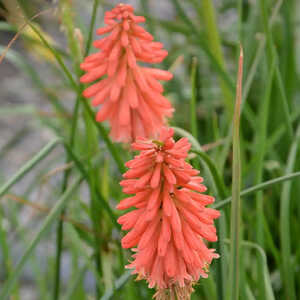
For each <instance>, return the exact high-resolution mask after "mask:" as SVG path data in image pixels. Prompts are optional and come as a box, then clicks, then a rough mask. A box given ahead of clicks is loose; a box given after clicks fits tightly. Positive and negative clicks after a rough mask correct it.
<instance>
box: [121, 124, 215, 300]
mask: <svg viewBox="0 0 300 300" xmlns="http://www.w3.org/2000/svg"><path fill="white" fill-rule="evenodd" d="M173 134H174V131H173V129H170V128H166V127H163V128H162V129H161V132H160V136H159V138H158V140H152V141H151V140H147V139H144V138H141V139H138V140H137V141H136V142H135V143H133V144H132V148H133V149H134V150H139V151H141V152H140V154H139V155H137V156H135V158H134V159H133V160H130V161H129V162H127V163H126V166H127V167H128V168H129V170H128V171H127V172H126V173H125V174H124V175H123V177H124V178H125V179H124V180H122V181H121V183H120V184H121V186H122V187H123V192H124V193H126V194H135V195H134V196H132V197H129V198H126V199H124V200H122V201H121V202H120V203H119V204H118V206H117V208H118V209H121V210H123V209H128V208H134V207H135V208H136V209H134V210H131V211H130V212H128V213H126V214H125V215H123V216H121V217H120V218H119V219H118V222H119V223H120V224H121V225H122V229H123V230H130V231H129V232H128V233H127V234H126V235H125V236H124V238H123V239H122V246H123V248H133V247H135V248H134V249H133V251H134V252H135V253H134V255H133V256H132V257H133V261H132V262H131V263H130V264H129V265H128V266H127V268H129V269H133V273H134V274H138V277H137V279H146V280H147V281H148V283H149V287H150V288H152V287H155V288H156V289H157V292H156V294H155V297H156V299H159V300H162V299H179V300H185V299H190V295H191V292H192V291H193V289H192V285H193V284H194V283H195V282H196V281H198V279H199V278H200V277H207V273H206V272H207V271H208V266H209V264H210V263H211V261H212V259H213V258H217V257H218V254H216V253H214V249H208V247H207V245H206V243H205V240H207V241H210V242H215V241H216V240H217V235H216V229H215V227H214V224H213V223H214V219H216V218H218V217H219V215H220V213H219V212H218V211H217V210H214V209H212V208H207V207H206V205H208V204H211V203H213V202H214V198H213V197H211V196H208V195H205V194H203V192H205V191H206V188H205V186H204V185H202V181H203V179H202V177H200V176H198V173H199V171H197V170H195V169H193V167H192V166H191V165H190V164H188V163H187V162H186V161H185V159H186V157H187V155H188V151H189V149H190V146H191V145H190V143H189V142H188V140H187V138H181V139H180V140H178V141H177V142H175V141H174V139H173Z"/></svg>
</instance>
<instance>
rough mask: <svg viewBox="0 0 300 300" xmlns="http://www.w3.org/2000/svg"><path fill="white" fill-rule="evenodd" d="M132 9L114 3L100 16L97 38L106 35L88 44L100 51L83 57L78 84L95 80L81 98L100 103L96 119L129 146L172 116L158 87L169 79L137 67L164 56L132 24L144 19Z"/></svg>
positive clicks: (160, 47)
mask: <svg viewBox="0 0 300 300" xmlns="http://www.w3.org/2000/svg"><path fill="white" fill-rule="evenodd" d="M133 10H134V9H133V7H132V6H130V5H125V4H119V5H117V6H116V7H115V8H114V9H112V10H111V11H109V12H106V13H105V18H104V22H105V24H106V26H105V27H103V28H99V29H98V30H97V33H98V34H99V35H102V34H107V33H108V35H107V36H106V37H104V38H102V39H100V40H96V41H95V42H94V46H95V47H96V48H98V49H100V51H99V52H97V53H95V54H91V55H89V56H88V57H86V58H85V60H84V62H83V63H82V64H81V69H82V70H84V71H86V72H87V73H86V74H85V75H83V76H82V77H81V79H80V81H81V82H83V83H88V82H93V81H95V80H97V79H100V78H101V79H100V80H99V81H98V82H96V83H94V84H92V85H91V86H90V87H88V88H87V89H86V90H85V91H84V92H83V95H84V96H85V97H87V98H92V105H93V106H98V105H100V104H102V106H101V108H100V109H99V111H98V113H97V116H96V120H97V121H98V122H102V121H104V120H108V121H109V122H110V125H111V136H112V138H113V139H114V140H116V141H122V142H131V141H133V140H135V138H136V137H137V136H142V137H153V136H154V135H155V134H156V133H157V131H158V130H159V128H160V127H161V126H162V125H163V124H164V122H165V117H171V116H172V113H173V108H172V106H171V104H170V102H169V101H168V100H167V99H166V98H165V97H164V96H163V95H162V92H163V87H162V85H161V84H160V82H159V80H170V79H171V78H172V74H171V73H170V72H168V71H164V70H160V69H154V68H149V67H142V66H139V65H138V63H137V62H138V61H141V62H144V63H160V62H162V61H163V59H164V58H165V57H166V56H167V54H168V52H167V51H166V50H164V49H163V45H162V43H159V42H154V41H153V37H152V35H151V34H150V33H148V32H147V31H146V30H145V29H144V28H143V27H141V26H139V25H138V23H142V22H145V18H144V17H141V16H135V15H134V14H133Z"/></svg>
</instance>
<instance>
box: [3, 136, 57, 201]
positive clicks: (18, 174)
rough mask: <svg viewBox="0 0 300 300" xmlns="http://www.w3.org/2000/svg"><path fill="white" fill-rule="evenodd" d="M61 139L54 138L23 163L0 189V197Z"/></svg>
mask: <svg viewBox="0 0 300 300" xmlns="http://www.w3.org/2000/svg"><path fill="white" fill-rule="evenodd" d="M60 141H61V139H59V138H56V139H54V140H52V141H51V142H49V143H48V144H47V145H46V146H45V147H44V148H42V149H41V150H40V151H39V152H38V153H37V154H36V155H35V156H34V157H33V158H32V159H31V160H29V161H28V162H27V163H25V164H24V165H23V166H22V167H21V168H20V169H19V171H17V172H16V173H15V175H13V176H12V177H11V178H10V179H9V180H8V181H7V182H6V183H4V184H3V185H2V186H1V187H0V197H2V196H3V195H4V194H5V193H6V192H7V191H8V190H9V189H10V188H11V187H12V186H13V185H14V184H16V183H17V182H18V181H19V180H20V179H22V178H23V177H24V176H25V175H26V174H27V173H28V172H29V171H31V169H32V168H33V167H34V166H35V165H36V164H38V163H39V162H40V161H41V160H42V159H44V158H45V157H46V156H47V155H48V154H49V153H50V152H51V151H52V150H53V149H54V148H55V147H56V146H57V145H58V144H59V143H60Z"/></svg>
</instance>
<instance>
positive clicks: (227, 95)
mask: <svg viewBox="0 0 300 300" xmlns="http://www.w3.org/2000/svg"><path fill="white" fill-rule="evenodd" d="M201 4H202V10H201V11H202V14H201V16H202V20H203V23H204V27H205V31H206V36H207V39H208V45H209V48H210V51H211V52H212V53H214V55H215V58H216V60H217V61H218V63H219V64H220V66H222V68H223V69H224V70H225V61H224V56H223V51H222V45H221V39H220V35H219V31H218V25H217V20H216V13H215V9H214V4H213V1H212V0H202V1H201ZM220 86H221V90H222V92H223V97H224V101H225V105H226V112H227V114H228V116H229V119H231V116H232V115H233V106H234V104H233V95H232V93H231V91H230V90H229V89H228V87H227V85H226V82H224V80H223V79H221V78H220Z"/></svg>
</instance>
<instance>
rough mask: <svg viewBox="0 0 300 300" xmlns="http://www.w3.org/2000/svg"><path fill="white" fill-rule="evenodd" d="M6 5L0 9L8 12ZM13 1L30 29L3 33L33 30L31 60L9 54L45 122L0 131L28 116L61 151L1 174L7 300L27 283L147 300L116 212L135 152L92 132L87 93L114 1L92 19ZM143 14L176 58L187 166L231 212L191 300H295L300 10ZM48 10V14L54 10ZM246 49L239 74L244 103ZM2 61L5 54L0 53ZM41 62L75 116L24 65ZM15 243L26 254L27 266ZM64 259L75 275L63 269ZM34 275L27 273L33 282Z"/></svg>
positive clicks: (255, 4)
mask: <svg viewBox="0 0 300 300" xmlns="http://www.w3.org/2000/svg"><path fill="white" fill-rule="evenodd" d="M2 2H3V3H2ZM2 2H1V6H0V7H1V8H2V7H5V1H2ZM16 2H18V5H20V6H21V7H22V10H23V13H24V16H27V17H25V18H21V21H20V23H18V22H16V21H15V20H17V19H16V18H18V16H19V15H18V13H17V14H16V16H15V18H9V17H7V15H6V16H5V18H3V20H2V21H1V22H0V30H1V31H3V32H12V33H13V34H14V33H16V31H17V29H16V28H17V27H19V26H20V24H27V25H26V28H31V30H32V32H33V33H32V34H31V35H29V36H28V35H25V34H22V32H21V34H20V38H22V40H23V43H24V45H26V44H27V45H29V46H30V47H28V48H25V49H27V50H24V49H23V50H22V51H19V50H15V49H14V44H12V46H11V47H10V49H9V50H8V51H7V53H6V56H5V60H6V61H9V62H10V63H11V64H13V65H15V66H16V67H17V68H18V69H19V70H20V72H23V74H24V76H27V77H28V78H30V79H31V80H32V89H35V90H37V91H38V92H39V93H40V95H41V96H42V97H44V98H45V99H46V100H47V101H48V103H49V107H50V108H49V111H48V114H41V113H40V112H39V109H38V108H37V107H35V106H34V105H31V103H30V99H28V103H27V104H26V105H24V104H22V105H18V104H15V105H13V106H5V105H1V108H0V118H1V116H7V115H8V116H11V117H12V118H15V120H16V122H18V119H17V118H18V116H24V115H25V116H29V117H30V118H31V119H32V120H35V121H36V124H38V125H37V126H39V127H40V128H46V129H47V130H48V132H50V136H51V137H52V138H49V143H48V144H47V145H45V146H44V147H43V148H42V149H40V150H39V149H37V151H36V154H35V155H34V156H33V157H32V158H30V159H28V161H24V162H23V164H22V165H20V168H19V170H18V171H17V172H16V173H15V174H14V175H12V176H8V175H7V174H6V172H5V170H4V169H2V170H0V172H1V173H0V175H1V178H0V179H1V180H0V197H1V207H0V253H1V255H0V264H1V268H0V276H1V277H0V280H1V285H0V299H1V300H2V299H3V300H4V299H14V300H18V299H21V300H22V299H25V298H23V293H22V291H23V289H24V286H26V285H28V284H29V285H30V286H31V289H32V290H33V291H34V292H33V294H34V297H35V298H34V299H46V300H47V299H54V300H55V299H56V300H57V299H64V300H67V299H72V300H81V299H102V300H104V299H126V300H130V299H151V297H152V295H153V293H154V291H153V290H151V289H148V288H147V285H146V283H145V282H143V281H140V282H136V281H134V277H133V276H131V275H130V272H129V271H126V270H125V268H124V266H125V265H126V263H127V261H128V259H129V258H130V252H129V251H125V250H123V249H122V248H121V246H120V239H121V237H122V236H123V235H124V233H122V232H121V231H120V226H119V225H118V223H117V222H116V220H117V217H118V216H119V215H120V214H121V213H120V212H119V211H117V210H116V209H115V206H116V204H117V203H118V202H119V201H120V199H122V198H124V196H125V195H123V194H122V192H121V188H120V186H119V181H120V180H121V174H122V173H123V172H124V171H125V167H124V162H126V161H127V160H129V159H130V158H131V157H132V156H133V153H132V152H130V150H129V147H128V145H121V144H116V143H113V142H112V141H111V140H110V138H109V135H108V129H109V128H108V126H107V124H102V123H101V124H99V123H96V122H95V119H94V111H93V109H92V108H91V107H90V105H89V102H88V101H87V100H86V99H84V98H83V97H82V91H83V89H84V86H83V85H82V84H80V83H79V77H80V76H81V74H82V73H81V71H80V68H79V64H80V62H81V61H82V59H83V57H85V56H86V55H87V54H88V53H91V52H93V51H94V49H92V47H91V42H92V40H93V39H94V38H95V34H94V33H95V23H96V21H97V24H100V25H101V24H102V23H101V20H103V14H104V12H105V11H106V10H109V9H111V8H112V7H113V6H112V4H111V3H110V2H109V1H106V2H105V1H100V0H94V1H92V0H90V1H86V2H87V3H88V6H87V9H88V15H89V17H88V19H86V18H83V17H82V15H81V14H80V13H79V11H78V10H79V5H78V3H77V1H75V0H73V1H70V0H61V1H59V2H58V3H56V2H55V3H53V4H50V3H49V4H47V5H45V3H44V2H43V1H33V2H32V3H30V4H29V3H28V2H27V1H21V0H18V1H16ZM124 2H125V3H126V1H124ZM136 2H137V4H138V8H137V14H140V15H144V16H146V18H147V22H146V24H145V27H146V29H147V30H148V31H149V32H151V33H152V34H153V35H154V36H155V39H156V40H158V41H161V42H163V43H164V45H165V48H166V49H167V50H168V52H169V56H168V57H167V58H166V59H165V61H164V62H163V63H162V64H161V65H160V66H158V67H160V68H163V69H170V70H171V71H172V72H173V73H174V79H173V80H171V81H170V82H168V83H166V84H164V88H165V95H166V96H167V97H168V98H169V99H170V101H171V102H172V103H173V105H174V106H175V109H176V112H175V116H174V118H173V119H172V120H170V125H171V126H173V127H174V129H175V133H176V137H177V138H178V137H180V136H187V137H188V138H189V140H190V142H191V143H192V151H191V155H190V157H189V159H190V161H191V163H192V164H193V165H194V166H195V167H196V168H199V169H200V170H201V174H202V175H203V177H204V178H205V184H206V185H207V186H208V192H209V194H212V195H214V196H215V198H216V202H215V203H214V204H213V205H212V206H213V207H216V208H218V209H220V210H221V213H222V216H221V218H220V219H219V220H218V221H217V222H216V226H217V230H218V235H219V241H218V242H217V243H215V244H213V245H211V246H212V247H214V248H216V249H217V252H218V253H220V255H221V257H220V258H219V259H218V260H215V261H214V262H213V263H212V265H211V267H210V273H209V277H208V279H201V280H200V281H199V282H198V283H197V284H196V285H195V293H194V294H193V296H192V299H210V300H214V299H218V300H221V299H249V300H252V299H259V300H265V299H267V300H272V299H285V300H296V299H298V298H299V297H300V247H299V235H300V226H299V219H300V202H299V199H298V198H299V194H300V172H299V170H300V150H299V143H300V123H299V119H300V99H299V95H300V77H299V57H298V56H297V53H299V38H300V36H299V24H300V23H299V22H300V5H299V3H298V1H296V0H289V1H282V0H276V1H267V0H257V1H250V0H244V1H242V0H236V1H233V0H224V1H212V0H200V1H198V0H187V1H179V0H170V1H166V0H163V1H162V2H163V3H164V4H167V7H169V9H170V10H171V12H172V13H171V14H170V15H171V17H170V16H168V17H167V18H163V17H160V16H159V17H158V16H157V14H156V13H154V8H155V7H156V9H159V5H160V4H159V3H160V2H157V3H155V4H154V3H153V2H156V1H149V0H140V1H136ZM165 2H166V3H165ZM48 8H50V12H47V11H45V10H46V9H48ZM40 11H42V14H41V15H40V16H37V17H36V18H34V20H30V18H31V17H32V16H33V15H35V14H36V13H38V12H40ZM53 11H55V14H54V15H53V18H52V19H51V22H54V23H55V24H57V25H58V24H59V25H60V26H61V28H62V31H61V34H62V36H63V42H62V41H57V40H55V36H51V34H49V33H47V34H46V32H47V26H46V25H45V23H44V22H42V20H43V19H44V18H45V17H46V16H47V14H48V13H50V14H52V13H53ZM2 13H3V11H2ZM9 13H10V14H14V13H15V12H13V11H9ZM19 17H20V16H19ZM5 20H7V22H6V21H5ZM12 20H13V21H12ZM31 21H32V22H31ZM24 22H25V23H24ZM49 35H50V38H49ZM241 45H242V47H243V50H244V57H243V62H244V65H243V89H242V93H241V97H240V98H239V97H236V83H237V77H238V61H239V55H240V46H241ZM41 49H43V51H46V54H45V53H44V54H43V55H42V54H41V53H40V52H41ZM6 50H7V49H6V45H5V44H3V45H2V46H1V53H4V52H5V51H6ZM33 52H36V54H37V56H40V57H39V58H37V59H39V60H40V61H42V64H43V68H47V69H49V72H51V73H53V74H54V76H56V77H57V78H59V88H60V89H63V90H64V91H67V92H69V93H70V94H71V95H72V96H71V97H72V99H73V100H72V101H71V102H72V103H71V105H70V103H65V101H64V99H63V97H61V95H60V93H59V92H57V90H56V89H55V87H54V86H53V85H52V84H51V82H49V81H48V80H47V78H43V77H41V76H39V70H38V69H37V68H35V67H34V66H33V65H32V64H31V63H30V60H27V58H26V55H28V53H29V55H30V54H33ZM0 70H1V65H0ZM0 93H1V92H0ZM236 99H237V100H236ZM238 100H241V105H239V101H238ZM235 105H236V108H235ZM239 110H240V112H241V117H240V120H239ZM49 114H51V115H53V116H54V117H51V118H50V117H49ZM21 137H22V134H21V135H20V134H18V135H16V136H12V137H11V139H10V140H8V141H6V142H5V144H4V146H3V147H2V148H1V149H0V154H1V157H0V160H1V161H5V160H6V159H7V155H8V154H9V153H10V151H13V150H14V149H15V147H18V145H17V144H16V141H17V140H18V139H20V138H21ZM53 153H54V154H53ZM49 156H51V159H49ZM41 163H43V167H42V168H41V169H40V170H39V171H37V170H36V169H37V167H38V166H39V165H40V164H41ZM49 172H50V173H49ZM30 173H31V174H32V176H33V180H32V182H31V183H30V184H29V185H28V187H27V189H26V190H25V191H24V192H22V193H20V192H15V189H16V188H17V187H18V185H19V184H20V182H21V179H22V178H23V177H26V176H29V174H30ZM49 174H50V175H49ZM45 176H46V177H47V176H48V177H47V178H48V181H47V183H46V184H47V185H48V186H49V187H50V189H51V193H50V195H48V196H47V197H46V198H45V199H44V201H43V203H44V204H45V205H46V206H47V208H46V209H45V207H41V206H38V204H36V203H34V200H32V199H35V198H33V196H32V195H33V193H34V192H36V191H39V190H40V189H41V186H42V185H43V184H44V183H43V182H42V181H41V178H44V177H45ZM49 178H50V179H51V180H49ZM53 179H55V180H53ZM17 191H18V190H17ZM35 204H36V205H35ZM28 207H29V208H30V209H32V210H33V211H34V212H35V215H34V217H33V218H34V219H35V220H34V221H35V222H34V228H33V227H32V226H28V224H26V223H24V222H23V221H22V219H21V218H20V214H21V213H22V212H23V211H24V208H27V209H28ZM16 241H17V242H18V244H21V245H22V253H20V254H18V255H16V252H15V250H14V246H15V242H16ZM46 242H47V244H46ZM45 244H46V245H45ZM49 244H51V247H50V246H49ZM39 245H44V246H43V247H50V249H48V250H47V254H46V253H45V254H44V255H42V256H44V257H43V259H44V261H46V263H45V264H41V263H40V261H41V254H40V253H39V252H38V247H39ZM66 257H68V259H69V261H70V264H69V266H68V270H66V267H65V264H63V261H64V260H65V259H66ZM25 268H29V270H30V280H29V282H28V280H25V279H26V278H25V275H24V269H25ZM66 272H67V274H68V275H67V276H64V274H65V273H66ZM87 281H88V282H89V284H87ZM91 283H92V284H91ZM297 295H298V297H297Z"/></svg>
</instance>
